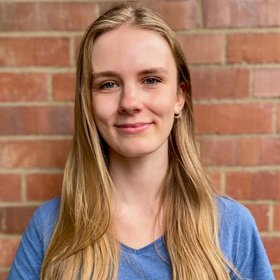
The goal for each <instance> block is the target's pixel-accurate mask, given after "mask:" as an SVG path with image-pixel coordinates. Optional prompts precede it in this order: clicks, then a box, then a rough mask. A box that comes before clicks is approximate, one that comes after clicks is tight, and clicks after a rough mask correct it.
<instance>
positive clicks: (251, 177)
mask: <svg viewBox="0 0 280 280" xmlns="http://www.w3.org/2000/svg"><path fill="white" fill-rule="evenodd" d="M226 192H227V194H228V195H229V196H232V197H234V198H235V199H272V200H274V199H280V172H259V173H246V172H233V173H229V174H227V176H226Z"/></svg>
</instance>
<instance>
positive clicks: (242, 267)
mask: <svg viewBox="0 0 280 280" xmlns="http://www.w3.org/2000/svg"><path fill="white" fill-rule="evenodd" d="M59 204H60V199H59V198H55V199H53V200H51V201H49V202H47V203H45V204H43V205H42V206H41V207H40V208H38V209H37V210H36V212H35V213H34V215H33V217H32V219H31V221H30V223H29V225H28V227H27V229H26V231H25V233H24V235H23V237H22V241H21V243H20V247H19V249H18V252H17V255H16V258H15V260H14V263H13V266H12V269H11V271H10V275H9V278H8V279H9V280H17V279H19V280H20V279H22V280H32V279H34V280H35V279H39V275H40V268H41V264H42V261H43V258H44V254H45V252H46V250H47V246H48V244H49V240H50V238H51V235H52V231H53V228H54V225H55V222H56V219H57V215H58V211H59ZM217 205H218V209H219V217H220V218H219V219H220V228H219V241H220V246H221V248H222V251H223V253H224V255H225V256H226V258H228V259H229V260H230V261H231V262H232V264H233V265H234V266H235V267H236V268H237V269H238V271H239V272H240V274H241V275H242V277H243V279H251V280H264V279H265V280H273V279H274V277H273V274H272V271H271V267H270V264H269V262H268V259H267V256H266V253H265V250H264V248H263V245H262V243H261V240H260V236H259V233H258V230H257V227H256V224H255V221H254V219H253V217H252V216H251V214H250V213H249V211H248V210H247V209H246V208H245V207H243V206H242V205H240V204H239V203H237V202H236V201H234V200H232V199H229V198H225V197H218V198H217ZM171 275H172V273H171V267H170V264H169V257H168V252H167V250H166V247H165V244H164V238H163V237H160V238H158V239H157V240H156V241H155V242H153V243H151V244H147V245H146V246H144V247H142V248H139V249H134V248H131V247H129V246H127V245H125V244H121V259H120V266H119V273H118V279H119V280H131V279H149V280H152V279H161V280H170V279H172V276H171ZM231 279H237V278H235V277H234V276H233V275H232V276H231Z"/></svg>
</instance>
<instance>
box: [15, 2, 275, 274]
mask: <svg viewBox="0 0 280 280" xmlns="http://www.w3.org/2000/svg"><path fill="white" fill-rule="evenodd" d="M76 77H77V80H76V83H77V86H76V98H75V120H74V121H75V130H74V137H73V146H72V149H71V151H70V155H69V157H68V159H67V162H66V167H65V171H64V182H63V188H62V198H61V202H60V207H59V209H60V210H59V211H60V212H59V216H58V219H57V223H56V227H55V229H54V231H53V225H54V223H55V222H54V221H55V220H56V216H57V211H58V204H59V202H58V200H54V201H52V202H50V203H48V204H46V205H45V206H43V207H42V208H40V209H39V210H38V211H37V212H36V214H35V216H34V218H33V220H32V221H31V224H30V225H29V227H28V229H27V232H26V233H25V235H24V237H23V242H22V244H21V247H20V249H19V252H18V254H17V257H16V259H15V263H14V266H13V268H12V272H11V276H10V278H13V277H15V278H16V277H19V278H20V276H19V275H21V274H24V273H26V274H24V275H28V277H29V278H28V279H30V277H33V276H35V277H38V275H39V271H41V278H42V279H43V280H46V279H47V280H48V279H59V280H73V279H76V278H78V277H80V278H81V279H94V280H108V278H109V279H116V278H117V272H118V277H119V279H141V278H144V279H145V277H146V279H161V278H162V279H164V278H165V279H171V277H172V278H173V279H199V280H216V279H217V278H218V279H219V280H229V279H230V275H229V272H228V271H227V268H226V263H227V261H226V258H228V261H229V262H231V263H232V265H233V266H236V268H237V269H238V270H239V271H240V273H242V274H244V277H247V278H251V279H266V280H270V279H273V276H272V274H271V269H270V266H269V263H268V260H267V257H266V255H265V253H264V249H263V246H262V244H261V241H260V238H259V236H258V232H257V229H256V227H255V224H254V221H253V219H252V217H251V216H250V215H249V214H248V212H247V211H245V210H244V208H242V207H240V206H239V205H238V204H236V203H234V202H232V201H230V200H226V199H219V203H218V206H219V207H218V208H219V211H218V212H217V211H216V207H215V205H216V201H215V199H214V191H213V189H212V187H211V185H210V183H209V180H208V177H207V174H206V172H205V171H204V168H203V166H202V164H201V162H200V159H199V153H198V150H197V147H196V140H195V136H194V131H195V126H194V120H193V107H192V95H191V94H192V93H191V79H190V73H189V70H188V67H187V63H186V60H185V57H184V54H183V51H182V49H181V48H180V45H179V43H178V41H177V40H176V34H175V33H174V32H173V31H172V30H171V29H170V27H169V26H168V25H167V24H166V23H165V22H164V21H163V20H162V19H161V18H160V17H159V16H157V15H156V14H155V13H154V12H153V11H151V10H149V9H146V8H144V7H139V6H137V5H136V6H133V5H131V4H128V5H124V6H120V7H117V8H115V9H112V10H110V11H108V12H107V13H105V14H103V15H101V16H100V17H99V18H98V19H97V20H96V21H95V22H93V23H92V24H91V25H90V26H89V28H88V30H87V31H86V33H85V36H84V37H83V39H82V42H81V49H80V52H79V57H78V63H77V76H76ZM219 214H220V223H219ZM51 236H52V237H51ZM161 236H164V243H162V240H163V239H161V238H160V237H161ZM50 237H51V239H50ZM154 240H158V241H156V245H157V246H156V250H151V248H152V249H153V246H154V245H150V246H148V247H146V246H147V244H151V243H152V242H153V241H154ZM117 241H118V242H120V243H121V244H126V246H124V245H123V246H121V248H120V247H119V246H118V245H119V244H118V242H117ZM219 243H220V244H221V248H220V247H219V245H218V244H219ZM164 245H166V246H164ZM129 247H130V248H134V249H136V250H132V249H129ZM143 248H144V249H143ZM156 252H158V254H157V253H156ZM167 252H168V254H167ZM167 255H168V258H167ZM43 257H44V260H43ZM162 259H165V262H164V261H162ZM168 259H169V262H168V261H167V263H169V264H170V265H167V264H166V260H168ZM42 260H43V262H42ZM118 264H119V269H117V265H118ZM40 267H41V269H40ZM136 271H138V272H136ZM170 271H172V276H171V274H170ZM135 273H136V274H135ZM139 273H140V274H139ZM140 275H141V276H140ZM145 275H146V276H145ZM232 277H233V276H232Z"/></svg>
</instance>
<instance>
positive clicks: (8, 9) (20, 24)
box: [0, 2, 97, 31]
mask: <svg viewBox="0 0 280 280" xmlns="http://www.w3.org/2000/svg"><path fill="white" fill-rule="evenodd" d="M0 14H1V15H3V16H2V17H0V29H1V30H2V31H17V30H36V31H42V30H67V31H76V30H85V29H86V28H87V26H88V25H89V24H90V23H91V22H92V21H93V20H94V19H95V18H96V14H97V9H96V4H93V3H92V4H91V3H40V2H33V3H32V2H31V3H16V2H15V3H5V2H4V3H2V4H1V5H0Z"/></svg>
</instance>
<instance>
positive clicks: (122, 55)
mask: <svg viewBox="0 0 280 280" xmlns="http://www.w3.org/2000/svg"><path fill="white" fill-rule="evenodd" d="M92 61H93V63H92V69H93V81H92V102H93V103H92V108H93V115H94V119H95V122H96V126H97V129H98V131H99V132H100V134H101V136H102V137H103V139H104V140H105V142H106V143H107V144H108V146H109V151H110V152H111V153H112V152H115V153H118V154H119V155H122V156H125V157H139V156H144V155H148V154H151V153H154V152H156V151H157V152H158V151H162V152H164V153H166V152H167V145H168V136H169V134H170V131H171V129H172V125H173V122H174V113H178V112H179V111H180V110H181V109H182V107H183V105H184V94H183V93H182V92H181V87H180V86H178V85H177V71H176V65H175V61H174V58H173V55H172V52H171V49H170V47H169V45H168V43H167V42H166V40H165V39H164V38H163V37H161V36H160V35H159V34H157V33H156V32H153V31H150V30H143V29H140V28H137V27H132V26H127V25H123V26H121V27H119V28H117V29H115V30H112V31H109V32H107V33H105V34H103V35H101V36H100V37H98V38H97V39H96V41H95V42H94V45H93V50H92Z"/></svg>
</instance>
